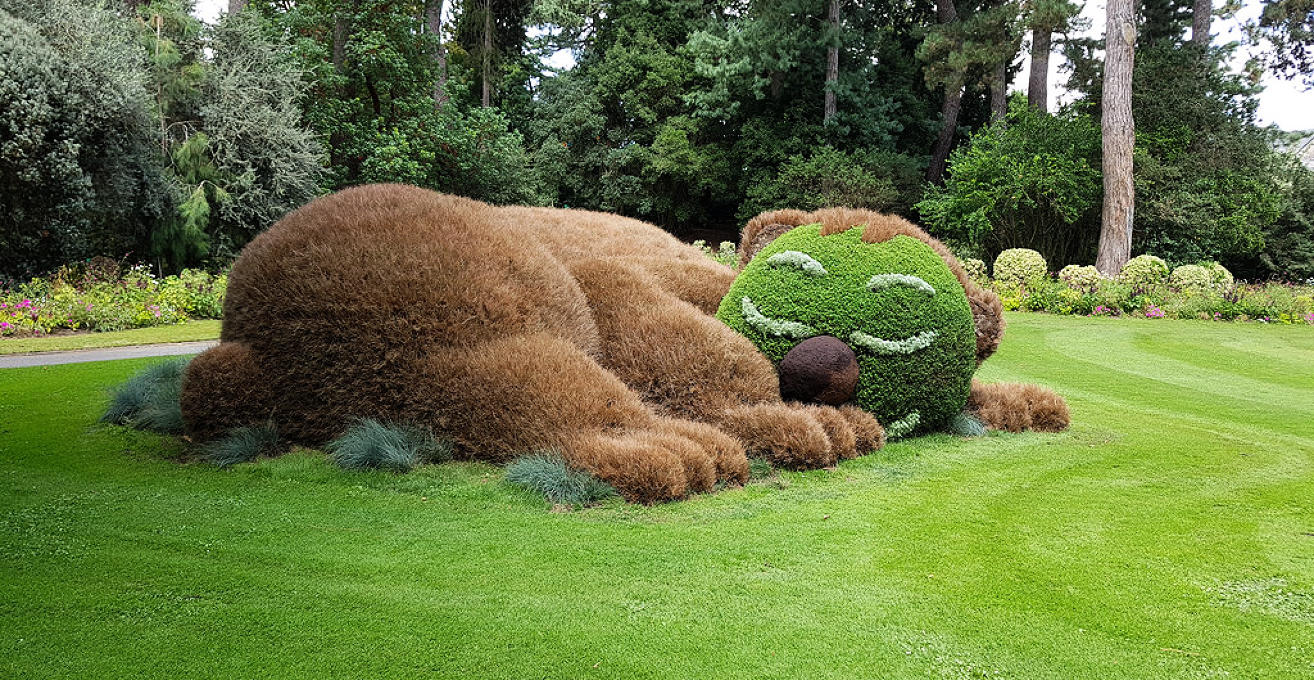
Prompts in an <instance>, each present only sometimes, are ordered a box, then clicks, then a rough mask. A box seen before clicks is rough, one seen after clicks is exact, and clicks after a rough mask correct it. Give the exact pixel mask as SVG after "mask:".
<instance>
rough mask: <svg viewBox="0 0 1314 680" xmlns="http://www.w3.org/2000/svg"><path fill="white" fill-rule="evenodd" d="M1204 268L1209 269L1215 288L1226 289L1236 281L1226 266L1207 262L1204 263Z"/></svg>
mask: <svg viewBox="0 0 1314 680" xmlns="http://www.w3.org/2000/svg"><path fill="white" fill-rule="evenodd" d="M1204 268H1205V269H1208V270H1209V275H1210V277H1212V278H1213V282H1214V287H1215V288H1218V289H1227V288H1231V287H1232V286H1233V285H1234V284H1235V283H1236V278H1234V277H1233V276H1232V272H1230V271H1227V267H1224V266H1223V265H1221V264H1219V263H1217V262H1207V263H1205V264H1204Z"/></svg>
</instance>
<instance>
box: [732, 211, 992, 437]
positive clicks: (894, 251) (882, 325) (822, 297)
mask: <svg viewBox="0 0 1314 680" xmlns="http://www.w3.org/2000/svg"><path fill="white" fill-rule="evenodd" d="M821 229H822V227H821V225H819V224H810V225H804V226H800V227H795V228H794V229H791V230H790V231H788V232H787V233H785V234H783V235H782V236H780V237H779V238H777V239H776V240H774V241H772V242H771V244H770V245H768V246H767V247H766V248H763V249H762V251H761V252H759V253H758V254H757V255H756V256H755V257H754V258H753V259H752V260H751V261H750V262H749V263H748V264H747V266H745V267H744V270H743V271H742V272H741V273H740V274H739V276H738V277H737V278H736V279H735V281H734V283H733V284H732V285H731V287H730V291H729V293H727V294H726V296H725V298H724V299H723V300H722V301H721V306H720V309H719V310H718V311H717V317H718V318H719V319H721V320H722V321H724V322H725V323H727V324H729V325H730V327H732V328H734V329H735V330H737V331H739V332H740V333H742V334H744V335H745V336H746V337H747V338H749V339H750V340H752V341H753V343H754V344H755V345H757V347H758V348H759V349H761V350H762V352H763V353H764V354H766V356H767V357H768V358H770V359H771V360H772V361H773V362H775V363H776V364H777V366H778V367H781V366H783V364H782V362H783V361H784V360H785V359H786V356H787V355H794V354H799V353H805V354H808V356H806V357H801V360H800V361H799V362H797V363H799V364H800V365H803V366H805V367H806V366H809V365H811V364H816V363H817V362H819V361H823V360H824V361H825V362H827V363H835V364H836V365H841V364H843V366H841V368H843V367H845V366H847V362H846V361H842V359H845V357H838V358H837V357H834V356H833V355H834V354H836V352H835V351H834V350H836V349H839V350H843V352H849V353H851V354H852V355H853V357H854V358H855V359H856V361H857V364H858V368H859V371H858V377H857V380H856V384H854V385H853V386H852V387H849V388H847V389H849V390H851V393H852V395H853V397H852V398H853V401H854V402H855V403H856V404H857V405H858V406H860V407H862V408H863V409H865V410H867V411H868V412H870V413H872V414H873V415H875V416H876V417H877V418H878V419H879V420H880V421H881V423H883V424H884V425H885V429H886V432H887V434H888V435H889V436H892V437H896V436H903V435H906V434H910V433H912V432H914V431H927V430H932V429H938V428H942V427H943V426H946V425H947V424H948V423H949V422H950V421H951V420H952V419H953V417H954V416H956V415H957V414H959V413H960V412H962V410H963V406H964V405H965V404H966V402H967V396H968V392H969V390H970V387H971V378H972V372H973V371H974V370H975V369H976V359H975V351H976V339H975V330H974V325H973V320H972V311H971V308H970V306H969V304H968V301H967V295H966V293H965V292H964V290H963V285H962V284H961V283H960V282H959V280H958V278H957V277H956V276H955V275H954V274H953V272H952V271H950V269H949V267H948V265H946V264H945V261H944V260H943V259H942V258H941V257H940V256H939V255H938V254H936V252H935V251H934V250H932V249H931V247H930V246H929V245H927V244H926V243H925V242H923V241H921V240H919V239H916V238H913V237H911V236H908V235H905V234H899V235H895V236H892V237H890V238H888V239H887V240H885V241H883V242H877V243H867V242H865V241H864V240H863V230H864V229H865V227H863V226H857V227H853V228H851V229H848V230H846V231H841V232H839V233H834V234H830V235H827V236H822V235H821ZM826 338H828V339H826ZM817 339H826V340H825V341H824V342H822V343H821V345H818V346H817V347H815V348H812V349H810V350H809V351H807V352H804V350H807V349H809V348H808V347H805V345H811V344H816V343H817ZM808 341H812V342H811V343H809V342H808ZM796 350H797V351H796ZM793 359H794V357H792V356H791V361H792V360H793ZM781 382H782V384H784V383H785V382H787V380H786V377H785V376H782V379H781ZM818 389H820V390H830V389H836V388H835V386H834V385H824V386H818ZM834 396H835V397H836V399H837V400H839V401H843V400H846V399H847V397H848V395H846V394H837V395H834Z"/></svg>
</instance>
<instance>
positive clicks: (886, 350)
mask: <svg viewBox="0 0 1314 680" xmlns="http://www.w3.org/2000/svg"><path fill="white" fill-rule="evenodd" d="M939 335H940V334H939V333H936V332H935V331H922V332H921V333H918V334H916V335H910V336H908V337H906V338H904V339H903V340H886V339H884V338H878V337H876V336H874V335H868V334H866V333H863V332H862V331H853V333H852V334H850V335H849V340H850V341H851V342H852V343H853V344H855V345H858V346H860V347H866V348H867V349H869V350H872V351H873V352H876V353H877V354H912V353H913V352H916V351H918V350H923V349H926V348H927V347H930V346H931V343H932V342H934V341H935V338H936V337H937V336H939Z"/></svg>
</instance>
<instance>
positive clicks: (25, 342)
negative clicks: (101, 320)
mask: <svg viewBox="0 0 1314 680" xmlns="http://www.w3.org/2000/svg"><path fill="white" fill-rule="evenodd" d="M219 323H220V322H219V321H218V320H216V319H203V320H200V321H188V322H186V323H179V324H172V325H169V326H152V327H150V328H133V329H130V330H126V331H111V332H109V333H70V334H67V335H47V336H42V337H23V338H3V339H0V354H21V353H23V352H55V351H63V350H70V349H94V348H99V347H126V346H128V345H152V344H155V343H158V342H190V341H193V340H214V339H216V338H218V337H219Z"/></svg>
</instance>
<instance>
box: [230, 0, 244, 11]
mask: <svg viewBox="0 0 1314 680" xmlns="http://www.w3.org/2000/svg"><path fill="white" fill-rule="evenodd" d="M244 9H246V0H228V13H229V14H237V13H239V12H241V11H242V10H244Z"/></svg>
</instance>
